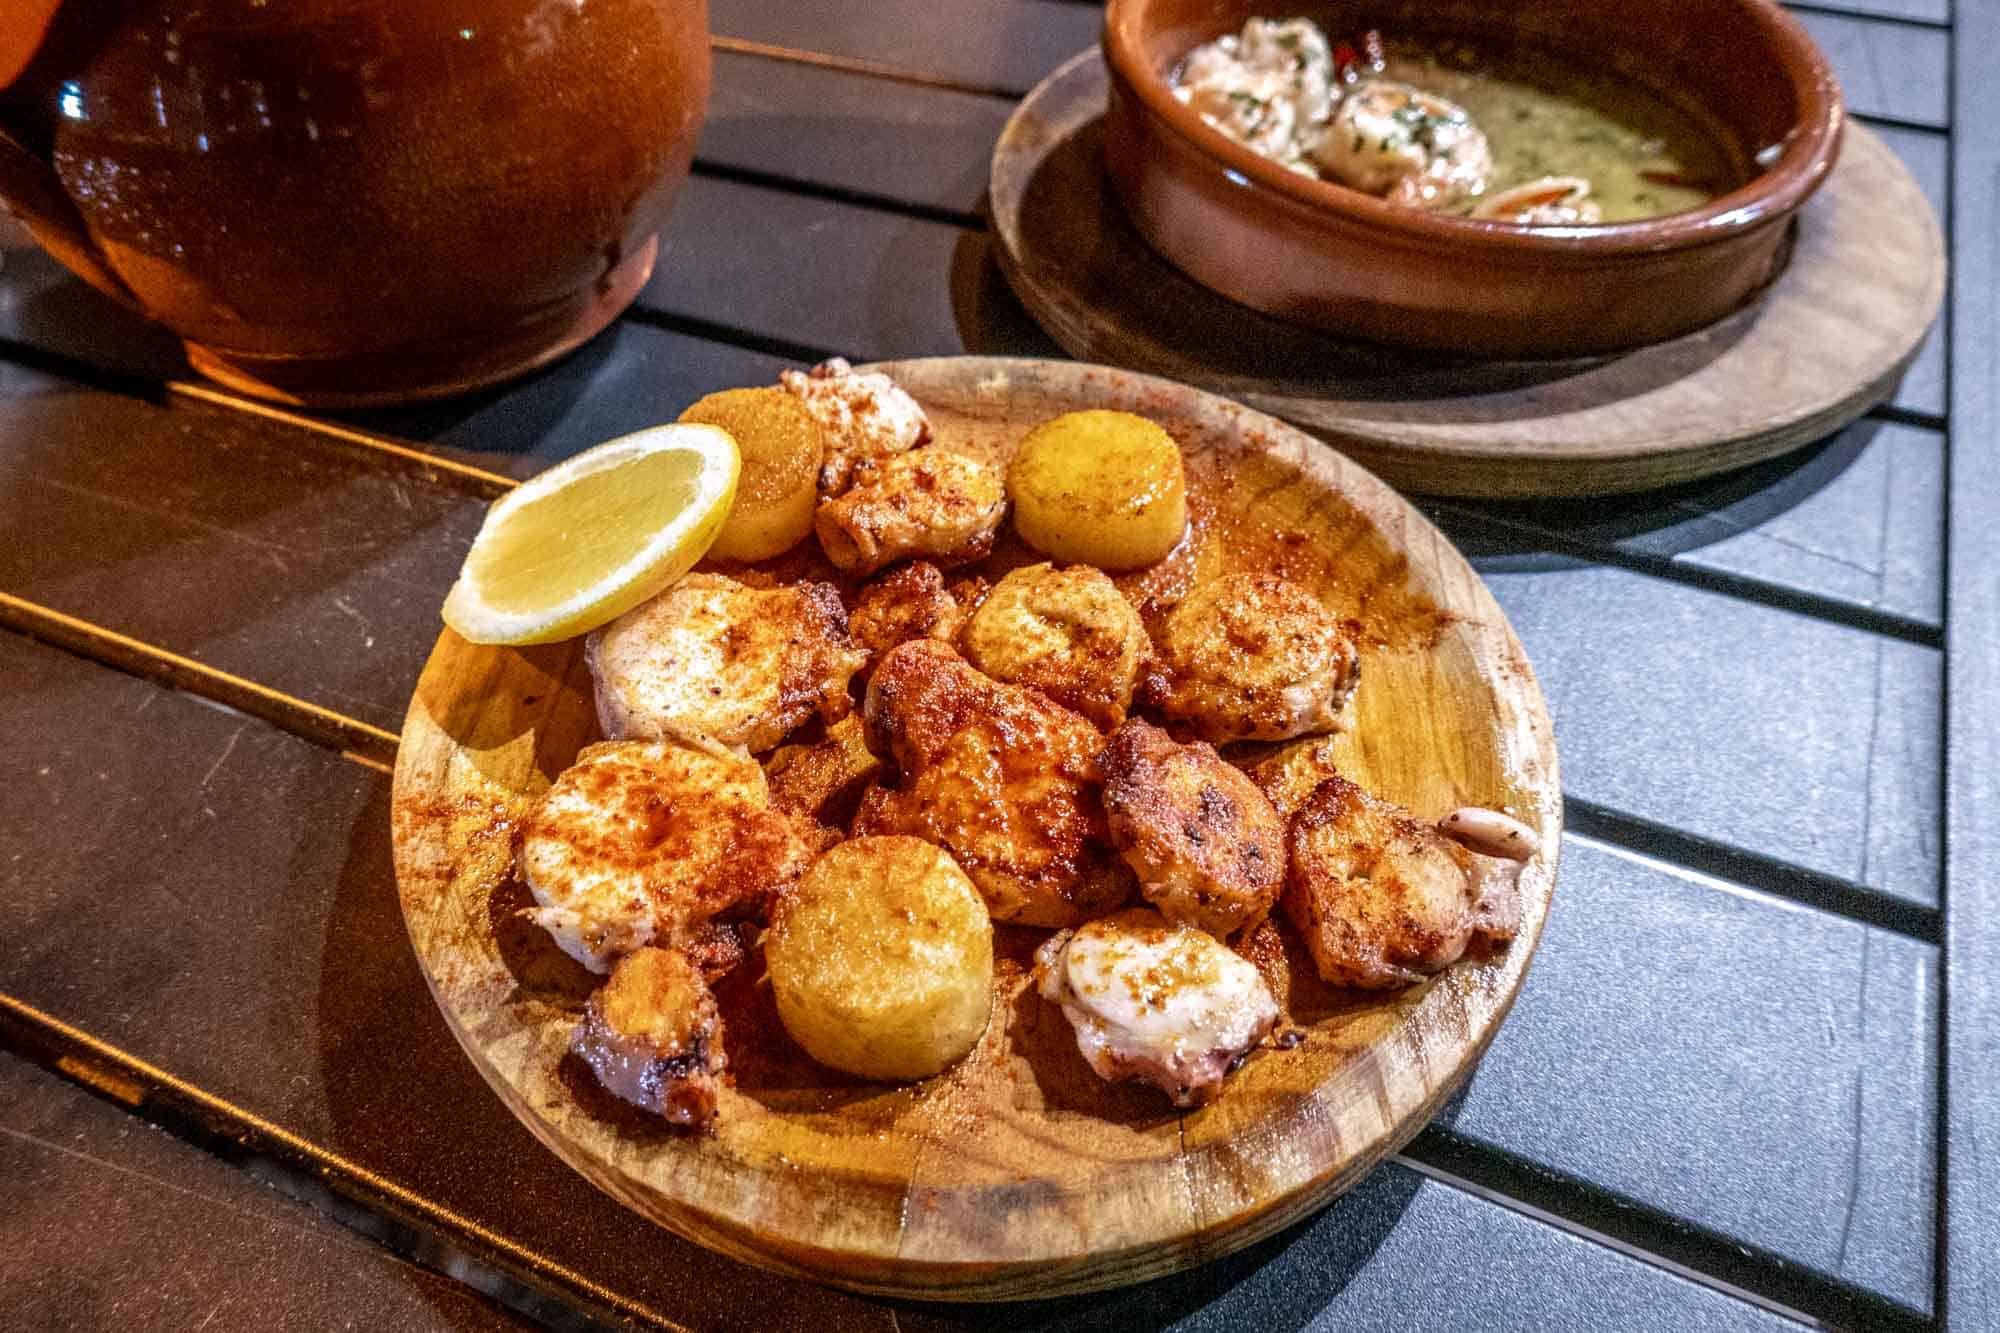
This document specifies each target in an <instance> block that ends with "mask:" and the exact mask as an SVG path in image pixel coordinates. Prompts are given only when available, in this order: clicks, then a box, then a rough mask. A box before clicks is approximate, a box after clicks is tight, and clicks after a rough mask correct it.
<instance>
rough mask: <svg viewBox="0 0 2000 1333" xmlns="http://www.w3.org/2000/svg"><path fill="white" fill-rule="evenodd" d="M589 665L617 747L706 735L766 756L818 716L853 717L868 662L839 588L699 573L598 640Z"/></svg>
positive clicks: (591, 644) (590, 644)
mask: <svg viewBox="0 0 2000 1333" xmlns="http://www.w3.org/2000/svg"><path fill="white" fill-rule="evenodd" d="M584 655H585V660H586V661H588V662H589V663H590V674H591V675H592V677H594V678H595V679H596V681H597V719H598V722H599V724H600V725H601V726H602V727H603V728H604V734H605V735H607V736H609V737H611V738H612V739H613V740H626V739H631V738H634V737H655V736H674V735H687V734H689V733H694V732H699V733H701V734H703V735H706V736H711V737H713V738H715V739H716V740H718V741H720V742H722V743H723V744H724V745H740V746H743V747H744V748H745V749H747V750H750V751H751V752H753V753H762V752H763V751H765V750H768V749H770V748H771V747H772V746H774V745H776V744H777V743H778V742H779V741H781V740H783V739H784V738H785V734H786V733H787V732H789V731H791V730H792V728H794V727H796V726H798V725H799V724H800V723H801V722H804V721H805V720H806V719H807V718H808V717H811V716H812V715H813V714H814V713H815V712H817V713H818V714H819V715H820V716H821V717H823V718H825V719H827V720H828V721H829V722H831V721H837V720H838V719H840V718H842V717H844V716H846V714H847V711H848V708H849V706H850V703H849V699H848V696H847V682H848V680H849V679H850V678H851V677H852V676H853V675H854V673H855V672H856V671H858V670H860V668H861V665H862V663H863V662H864V661H866V660H867V655H866V654H864V653H863V652H862V651H861V649H860V647H859V646H858V645H856V644H855V642H854V640H853V639H851V638H850V637H848V633H847V612H846V611H845V610H844V609H843V608H842V607H841V605H840V594H839V593H838V592H836V591H835V590H834V588H833V585H832V584H828V583H802V584H798V585H795V586H791V587H781V588H750V587H746V586H745V585H743V584H741V583H738V582H736V581H735V580H734V579H729V578H724V577H723V576H722V575H720V574H690V575H688V576H687V577H686V578H684V579H682V580H681V581H680V582H678V583H676V584H674V585H673V586H672V587H670V588H668V589H667V590H666V591H665V592H663V593H661V594H660V595H659V596H658V597H655V598H654V599H653V600H652V601H650V602H647V603H645V604H644V605H642V606H638V607H635V608H633V609H632V610H630V611H628V612H626V613H625V614H624V615H622V616H620V617H618V619H616V620H614V621H612V622H611V623H610V624H609V625H606V626H605V627H604V628H603V629H600V630H598V631H596V632H595V633H593V634H592V635H591V636H590V637H589V639H587V640H586V641H585V643H584Z"/></svg>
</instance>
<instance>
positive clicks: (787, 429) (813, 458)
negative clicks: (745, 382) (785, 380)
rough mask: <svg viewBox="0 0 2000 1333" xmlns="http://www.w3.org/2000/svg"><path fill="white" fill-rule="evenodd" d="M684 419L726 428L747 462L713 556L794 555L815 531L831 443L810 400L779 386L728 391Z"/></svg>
mask: <svg viewBox="0 0 2000 1333" xmlns="http://www.w3.org/2000/svg"><path fill="white" fill-rule="evenodd" d="M680 419H681V420H682V421H693V422H699V423H701V424H703V425H706V426H717V427H720V428H721V429H723V430H726V431H728V432H729V434H730V435H731V436H733V437H734V438H735V440H736V448H737V451H738V452H739V453H740V454H741V455H742V458H743V471H742V475H741V476H740V477H739V478H738V480H737V482H736V503H735V504H734V505H733V506H732V507H731V508H730V511H729V517H728V519H727V520H726V521H725V522H724V523H723V525H722V532H721V533H720V535H718V536H717V537H716V539H715V545H714V546H712V547H711V548H709V554H710V555H713V556H715V557H717V558H718V559H722V560H746V561H747V560H766V559H769V558H770V557H771V556H774V555H780V554H782V553H783V552H785V551H789V550H790V549H791V548H792V547H793V546H795V545H796V544H798V543H799V542H800V541H801V540H803V539H804V537H805V535H806V534H807V533H809V532H811V531H812V524H813V504H814V501H815V500H817V499H818V478H819V465H820V458H821V456H822V455H823V454H824V453H825V452H826V443H825V439H824V437H823V436H822V434H821V431H820V427H819V423H818V422H817V421H816V420H814V419H813V415H812V413H811V412H809V411H807V410H806V406H805V404H804V403H802V402H800V401H799V400H798V399H797V398H796V397H794V396H793V395H791V394H789V393H786V392H785V391H784V390H783V389H780V388H777V387H776V386H775V385H774V386H771V387H769V388H762V389H724V390H723V391H722V392H720V393H712V394H710V395H708V396H707V397H706V398H703V399H702V400H701V401H699V402H697V403H695V404H694V405H693V406H692V407H690V408H688V410H687V411H685V412H683V413H681V416H680Z"/></svg>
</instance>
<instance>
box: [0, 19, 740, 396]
mask: <svg viewBox="0 0 2000 1333" xmlns="http://www.w3.org/2000/svg"><path fill="white" fill-rule="evenodd" d="M707 20H708V15H707V4H706V0H5V3H4V4H0V197H4V198H5V201H6V203H7V205H8V207H9V208H10V209H11V210H12V211H13V212H14V213H15V214H16V215H17V216H19V217H20V218H21V219H22V220H23V221H25V222H26V223H27V225H28V227H29V229H30V230H31V231H32V232H33V233H34V235H35V237H36V239H37V240H38V241H39V242H40V243H41V244H42V245H43V246H44V248H46V249H47V250H48V251H49V252H50V253H51V254H53V255H54V256H55V257H56V258H57V259H58V260H60V261H61V262H62V263H63V264H65V265H66V266H68V267H69V268H70V269H72V270H74V271H75V272H76V273H77V274H79V275H80V276H82V277H83V278H85V279H86V280H88V281H89V282H90V283H92V284H93V285H95V286H97V287H99V288H101V289H102V290H104V291H106V292H108V293H110V294H111V295H113V296H115V297H117V298H118V299H120V300H122V301H124V302H126V303H127V304H130V305H132V306H134V307H136V308H137V309H139V310H141V311H143V312H144V313H145V314H147V315H150V316H151V317H153V318H154V319H157V320H159V321H160V322H161V323H163V324H165V325H167V326H168V327H169V328H170V329H172V330H173V331H174V332H175V333H177V334H178V335H180V337H181V338H182V340H183V341H184V342H185V343H186V345H187V350H188V357H189V360H190V361H191V362H192V363H193V364H194V366H195V367H196V368H197V369H199V370H200V371H201V372H202V373H204V374H206V375H209V376H210V377H212V378H214V379H216V380H219V381H221V382H222V383H224V384H227V385H229V386H231V387H233V388H236V389H239V390H243V391H245V392H248V393H253V394H256V395H259V396H261V397H265V398H272V399H278V400H282V401H289V402H303V403H312V404H319V405H327V406H343V405H366V404H376V403H387V402H396V401H403V400H408V399H412V398H420V397H432V396H437V395H441V394H447V393H452V392H456V391H459V390H463V389H467V388H471V387H474V386H476V385H480V384H486V383H491V382H493V381H496V380H499V379H504V378H506V377H507V376H510V375H514V374H518V373H520V372H521V371H524V370H526V369H528V368H530V367H532V366H534V365H537V364H540V363H541V362H543V361H546V360H549V359H550V358H552V357H555V356H557V355H560V354H561V353H562V352H565V351H567V350H569V349H570V348H572V347H574V346H576V345H577V344H578V343H580V342H582V341H583V340H584V339H586V338H588V337H590V335H591V334H593V333H595V332H597V331H598V330H599V329H601V328H602V327H604V325H605V324H607V323H609V322H610V321H611V320H612V319H613V318H614V317H615V316H616V315H617V314H618V312H619V311H621V310H623V309H624V308H625V306H626V305H627V304H629V303H630V301H631V300H632V298H633V297H634V296H635V295H636V294H637V293H638V291H639V289H640V288H641V287H642V286H644V284H645V282H646V279H647V277H648V276H649V275H650V273H651V271H652V266H653V259H654V256H655V254H656V253H657V250H658V239H657V236H656V232H657V231H658V229H659V227H660V225H661V223H663V222H664V221H665V220H666V216H667V211H668V209H669V208H670V207H671V205H672V203H673V199H674V196H675V195H676V194H677V193H678V192H679V189H680V186H681V184H682V183H683V182H684V181H685V180H686V178H687V174H688V167H689V164H690V162H691V161H692V159H693V155H694V144H695V136H696V133H697V132H698V130H699V129H700V126H701V119H702V113H703V110H704V108H705V106H706V103H707V98H708V80H709V48H708V21H707Z"/></svg>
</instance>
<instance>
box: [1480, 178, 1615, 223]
mask: <svg viewBox="0 0 2000 1333" xmlns="http://www.w3.org/2000/svg"><path fill="white" fill-rule="evenodd" d="M1472 216H1474V217H1476V218H1492V219H1495V220H1496V221H1500V222H1521V223H1525V224H1527V225H1528V226H1531V227H1569V226H1581V225H1584V224H1588V223H1592V222H1601V221H1603V219H1604V210H1603V209H1601V208H1599V207H1598V206H1597V201H1596V200H1595V199H1592V198H1591V197H1590V182H1589V181H1587V180H1585V179H1584V178H1583V177H1581V176H1543V177H1541V178H1540V179H1538V180H1531V181H1529V182H1528V183H1527V184H1525V185H1516V186H1515V187H1514V188H1513V189H1511V190H1502V191H1500V192H1499V193H1498V194H1489V195H1487V196H1486V197H1485V198H1484V199H1482V200H1480V201H1479V206H1478V207H1477V208H1475V209H1473V210H1472Z"/></svg>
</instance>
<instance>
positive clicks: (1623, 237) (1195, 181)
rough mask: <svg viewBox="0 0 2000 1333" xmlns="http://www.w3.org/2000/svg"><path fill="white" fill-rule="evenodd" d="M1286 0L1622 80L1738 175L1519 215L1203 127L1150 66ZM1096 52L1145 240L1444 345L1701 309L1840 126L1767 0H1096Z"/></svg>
mask: <svg viewBox="0 0 2000 1333" xmlns="http://www.w3.org/2000/svg"><path fill="white" fill-rule="evenodd" d="M1298 13H1304V14H1306V15H1308V16H1309V17H1311V18H1313V19H1315V20H1317V21H1318V22H1319V23H1320V24H1321V25H1322V26H1323V27H1325V28H1326V29H1327V31H1328V33H1329V34H1330V35H1333V36H1335V37H1339V36H1342V35H1346V34H1359V33H1360V32H1363V31H1365V30H1367V29H1369V28H1376V29H1380V30H1381V31H1382V32H1383V33H1385V34H1387V35H1391V36H1413V37H1420V38H1421V37H1425V36H1430V37H1456V38H1458V39H1460V40H1463V41H1467V42H1471V43H1473V44H1474V45H1476V46H1477V47H1479V48H1481V49H1484V50H1488V51H1495V52H1498V53H1501V54H1502V55H1504V52H1505V51H1506V49H1508V48H1509V47H1511V46H1515V45H1520V46H1526V47H1532V48H1537V49H1539V50H1541V51H1544V52H1547V53H1549V54H1551V55H1554V56H1556V57H1558V58H1560V59H1563V60H1565V61H1568V62H1571V63H1574V64H1578V65H1581V66H1583V67H1587V68H1591V69H1595V70H1598V71H1602V72H1606V73H1609V74H1611V75H1613V76H1615V77H1618V78H1622V79H1629V80H1632V81H1635V82H1636V83H1638V84H1640V85H1642V86H1643V87H1645V88H1646V89H1648V90H1650V91H1651V92H1653V93H1655V94H1656V95H1658V96H1661V97H1664V98H1666V99H1667V100H1669V101H1670V102H1672V103H1674V104H1675V105H1676V106H1678V107H1680V108H1681V109H1682V110H1683V111H1685V112H1687V113H1688V114H1689V115H1690V117H1691V118H1693V119H1694V120H1695V121H1696V122H1697V123H1698V124H1702V125H1704V126H1705V127H1707V128H1708V129H1709V131H1710V133H1711V134H1712V135H1713V136H1715V137H1716V139H1717V143H1718V146H1720V147H1722V148H1724V149H1725V150H1726V151H1727V152H1728V153H1729V154H1730V155H1731V156H1732V157H1733V158H1734V159H1735V160H1736V161H1738V162H1739V163H1741V164H1742V166H1743V170H1744V174H1745V176H1746V178H1747V180H1748V183H1747V184H1744V185H1742V186H1741V187H1739V188H1737V189H1735V190H1733V191H1731V192H1730V193H1728V194H1726V195H1723V196H1722V197H1720V198H1718V199H1716V200H1714V201H1713V202H1711V203H1709V204H1708V205H1706V206H1704V207H1702V208H1699V209H1695V210H1691V211H1689V212H1684V213H1676V214H1671V215H1668V216H1664V217H1659V218H1652V219H1647V220H1644V221H1638V222H1622V223H1611V224H1601V225H1595V226H1576V227H1529V226H1524V225H1521V224H1517V223H1505V222H1492V221H1475V220H1473V219H1469V218H1455V217H1446V216H1441V215H1437V214H1431V213H1425V212H1422V211H1419V210H1416V209H1408V208H1402V207H1398V206H1395V205H1392V204H1389V203H1386V202H1384V201H1382V200H1380V199H1376V198H1374V197H1372V196H1370V195H1366V194H1363V193H1361V192H1359V191H1356V190H1350V189H1348V188H1346V187H1344V186H1340V185H1335V184H1331V183H1328V182H1324V181H1316V180H1312V179H1310V178H1308V177H1305V176H1301V175H1299V174H1297V173H1295V172H1292V171H1289V170H1287V169H1285V168H1284V167H1281V166H1279V165H1278V164H1277V163H1275V162H1271V161H1268V160H1266V159H1265V158H1263V157H1260V156H1258V155H1257V154H1256V153H1254V152H1252V151H1251V150H1250V149H1248V148H1245V147H1243V146H1242V145H1241V144H1238V143H1235V142H1234V141H1232V140H1230V139H1229V138H1227V137H1226V136H1224V135H1223V134H1221V133H1220V132H1219V131H1217V130H1215V129H1213V128H1211V127H1209V126H1208V125H1207V124H1205V123H1204V122H1203V121H1202V119H1201V117H1200V116H1199V115H1198V114H1197V113H1196V112H1194V111H1193V110H1191V109H1190V108H1188V107H1186V106H1183V105H1182V104H1181V103H1180V102H1179V101H1177V100H1176V99H1175V98H1174V96H1173V94H1172V92H1171V91H1170V90H1169V86H1168V78H1169V76H1170V75H1171V74H1172V72H1173V71H1174V70H1175V68H1176V67H1177V66H1178V65H1179V64H1180V63H1181V61H1182V60H1183V59H1185V58H1186V56H1187V54H1188V52H1190V51H1192V50H1193V49H1194V48H1195V47H1196V46H1198V45H1200V44H1201V43H1203V42H1207V41H1211V40H1213V39H1214V38H1216V37H1218V36H1220V35H1222V34H1223V33H1227V32H1236V31H1240V30H1241V29H1242V26H1243V23H1244V21H1245V20H1246V19H1249V18H1252V17H1257V16H1264V17H1288V16H1291V15H1293V14H1298ZM1104 55H1105V62H1106V64H1107V66H1108V67H1109V69H1110V73H1111V95H1110V100H1109V104H1108V106H1107V108H1106V115H1105V122H1104V159H1105V166H1106V168H1107V170H1108V173H1109V176H1110V180H1111V184H1112V188H1113V190H1114V192H1115V193H1116V194H1117V196H1118V198H1119V200H1120V201H1121V203H1122V204H1123V206H1124V208H1125V211H1126V213H1127V214H1128V216H1129V217H1130V218H1131V221H1132V223H1133V225H1134V226H1135V227H1136V228H1137V229H1138V231H1139V233H1140V234H1141V235H1142V236H1144V237H1145V239H1146V241H1147V243H1148V244H1150V245H1151V246H1152V247H1153V248H1154V249H1155V250H1157V251H1158V252H1159V253H1160V254H1161V255H1163V256H1164V257H1166V258H1167V259H1168V260H1169V261H1171V262H1172V263H1173V264H1174V265H1176V266H1177V267H1179V268H1180V269H1182V270H1183V271H1185V272H1186V273H1187V274H1189V275H1190V276H1191V277H1193V278H1194V279H1195V280H1196V281H1197V282H1200V283H1202V284H1203V285H1204V286H1207V287H1209V288H1212V289H1213V290H1215V291H1217V292H1220V293H1222V294H1223V295H1225V296H1228V297H1231V298H1233V299H1234V300H1237V301H1240V302H1242V303H1243V304H1245V305H1248V306H1252V307H1255V308H1256V309H1258V310H1262V311H1265V312H1266V313H1268V314H1273V315H1278V316H1281V317H1283V318H1286V319H1291V320H1295V321H1298V322H1300V323H1304V324H1310V325H1314V326H1316V327H1319V328H1323V329H1328V330H1331V331H1333V332H1336V333H1340V334H1345V335H1352V336H1354V337H1357V338H1364V339H1369V340H1372V341H1377V342H1384V343H1392V344H1397V345H1400V346H1406V347H1417V348H1429V349H1437V350H1447V351H1451V352H1455V353H1459V354H1469V355H1475V356H1488V357H1502V358H1554V357H1570V356H1581V355H1595V354H1600V353H1607V352H1615V351H1621V350H1624V349H1628V348H1631V347H1636V346H1640V345H1643V344H1646V343H1651V342H1657V341H1660V340H1663V339H1666V338H1671V337H1674V336H1677V335H1679V334H1682V333H1686V332H1689V331H1691V330H1693V329H1697V328H1700V327H1701V326H1703V325H1705V324H1708V323H1710V322H1712V321H1714V320H1716V319H1718V318H1720V317H1721V316H1723V315H1725V314H1727V313H1729V312H1730V311H1731V310H1734V309H1735V308H1737V307H1738V306H1740V305H1742V304H1743V303H1744V302H1746V301H1748V300H1751V299H1753V298H1754V297H1755V295H1756V294H1757V293H1758V292H1759V291H1760V290H1761V289H1762V288H1763V287H1764V286H1765V285H1766V284H1767V283H1768V282H1769V281H1770V280H1771V279H1772V278H1773V277H1774V276H1776V273H1777V272H1778V270H1779V268H1780V267H1782V265H1783V262H1784V258H1785V252H1786V249H1787V247H1786V240H1787V238H1788V236H1789V234H1790V228H1791V225H1792V220H1793V215H1794V214H1795V213H1796V212H1797V211H1798V209H1799V207H1800V205H1802V204H1803V203H1804V202H1805V201H1806V199H1807V197H1808V196H1810V195H1811V194H1812V192H1813V191H1814V190H1815V189H1817V188H1818V186H1819V185H1820V183H1821V182H1822V181H1824V180H1825V179H1826V176H1827V173H1828V172H1829V171H1830V170H1831V169H1832V166H1833V162H1834V159H1835V157H1836V155H1837V154H1838V152H1839V147H1840V132H1841V124H1842V108H1841V99H1840V90H1839V87H1838V85H1837V84H1836V83H1835V81H1834V77H1833V73H1832V70H1831V69H1830V68H1829V67H1828V65H1827V63H1826V60H1825V57H1824V56H1822V55H1821V54H1820V52H1819V50H1818V48H1817V47H1815V46H1814V45H1813V42H1812V40H1811V38H1810V37H1808V36H1807V35H1806V32H1805V30H1804V29H1803V28H1802V27H1800V26H1799V24H1798V23H1797V21H1796V20H1794V19H1793V18H1791V17H1790V16H1789V15H1788V14H1786V13H1785V12H1784V11H1783V10H1781V9H1779V8H1778V7H1777V6H1776V5H1775V4H1771V3H1767V2H1766V0H1534V2H1533V3H1529V2H1527V0H1517V2H1516V3H1512V4H1493V3H1491V2H1490V0H1485V2H1481V0H1421V3H1419V2H1417V0H1367V2H1366V3H1362V2H1359V0H1356V2H1354V3H1341V4H1307V5H1286V4H1283V3H1275V4H1274V3H1273V0H1250V2H1249V3H1240V2H1226V3H1217V0H1111V3H1110V4H1109V6H1108V7H1107V9H1106V12H1105V28H1104ZM1752 172H1754V173H1755V174H1754V175H1751V173H1752Z"/></svg>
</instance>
